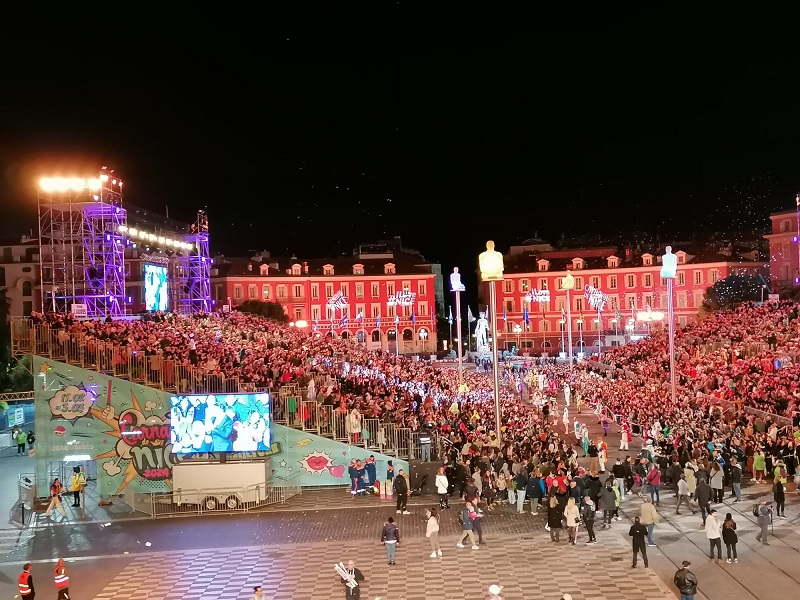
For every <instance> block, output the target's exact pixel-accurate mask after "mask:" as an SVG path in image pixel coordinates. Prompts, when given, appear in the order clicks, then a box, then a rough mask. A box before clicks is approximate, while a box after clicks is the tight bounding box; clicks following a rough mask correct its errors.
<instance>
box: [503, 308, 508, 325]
mask: <svg viewBox="0 0 800 600" xmlns="http://www.w3.org/2000/svg"><path fill="white" fill-rule="evenodd" d="M503 321H505V322H508V315H507V314H506V309H503Z"/></svg>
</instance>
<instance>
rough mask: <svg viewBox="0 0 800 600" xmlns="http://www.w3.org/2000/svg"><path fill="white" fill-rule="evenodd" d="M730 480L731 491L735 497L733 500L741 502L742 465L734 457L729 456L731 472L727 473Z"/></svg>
mask: <svg viewBox="0 0 800 600" xmlns="http://www.w3.org/2000/svg"><path fill="white" fill-rule="evenodd" d="M729 478H730V482H731V491H732V492H733V496H734V497H735V498H736V499H735V500H734V502H741V500H742V465H740V464H739V461H737V460H736V458H731V472H730V475H729Z"/></svg>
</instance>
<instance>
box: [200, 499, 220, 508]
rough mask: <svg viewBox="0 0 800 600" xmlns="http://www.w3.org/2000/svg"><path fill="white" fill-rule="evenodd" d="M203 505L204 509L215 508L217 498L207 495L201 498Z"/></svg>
mask: <svg viewBox="0 0 800 600" xmlns="http://www.w3.org/2000/svg"><path fill="white" fill-rule="evenodd" d="M203 506H204V507H205V509H206V510H217V499H216V498H215V497H214V496H209V497H208V498H206V499H205V500H203Z"/></svg>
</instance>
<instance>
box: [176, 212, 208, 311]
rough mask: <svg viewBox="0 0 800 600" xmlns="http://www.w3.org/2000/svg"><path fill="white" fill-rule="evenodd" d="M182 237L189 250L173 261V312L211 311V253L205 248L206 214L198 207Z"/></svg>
mask: <svg viewBox="0 0 800 600" xmlns="http://www.w3.org/2000/svg"><path fill="white" fill-rule="evenodd" d="M183 240H184V241H185V242H187V243H189V244H190V245H191V250H190V251H189V252H188V253H187V254H186V255H184V256H183V257H182V258H181V259H180V261H179V263H178V265H176V269H175V271H174V272H175V274H176V279H177V281H176V286H175V291H176V296H177V303H176V312H178V313H181V314H186V315H189V314H195V313H200V312H205V313H207V312H210V311H211V262H212V261H211V256H210V254H209V248H208V216H207V215H206V211H204V210H199V211H197V220H196V221H195V222H194V224H193V225H192V227H191V230H190V233H189V235H185V236H183Z"/></svg>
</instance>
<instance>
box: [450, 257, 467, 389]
mask: <svg viewBox="0 0 800 600" xmlns="http://www.w3.org/2000/svg"><path fill="white" fill-rule="evenodd" d="M465 289H466V288H465V287H464V284H463V283H461V274H460V273H459V272H458V267H455V268H454V269H453V272H452V273H451V274H450V291H451V292H453V293H454V294H455V295H456V324H457V329H456V336H457V342H458V379H459V381H460V380H461V375H462V371H463V369H464V359H463V355H464V344H463V343H462V341H461V292H463V291H464V290H465ZM452 316H453V313H450V317H451V320H452Z"/></svg>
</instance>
